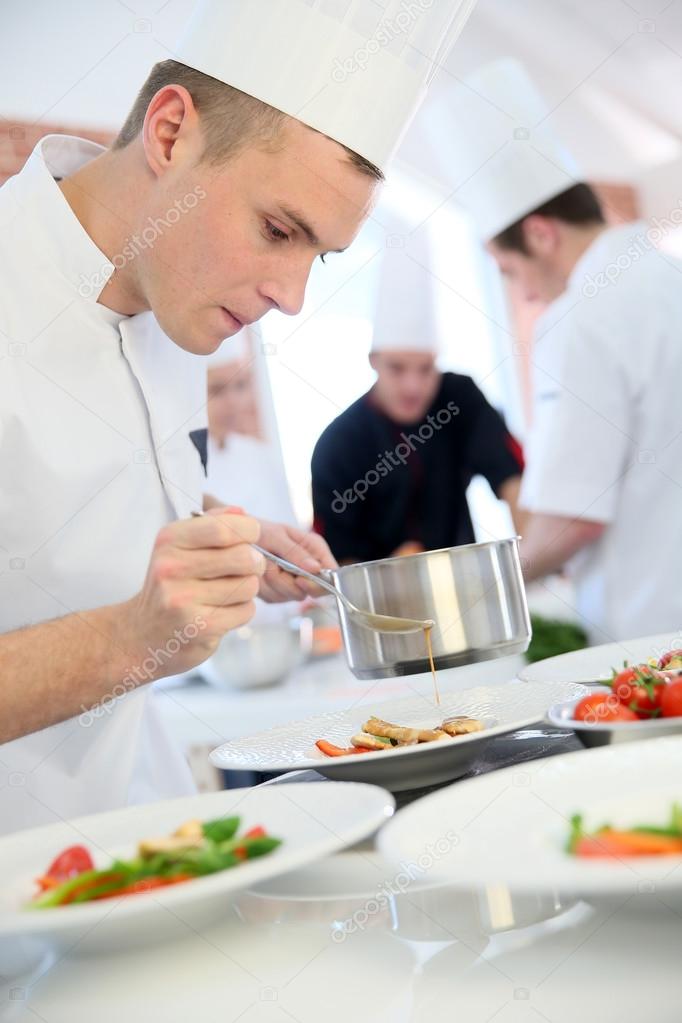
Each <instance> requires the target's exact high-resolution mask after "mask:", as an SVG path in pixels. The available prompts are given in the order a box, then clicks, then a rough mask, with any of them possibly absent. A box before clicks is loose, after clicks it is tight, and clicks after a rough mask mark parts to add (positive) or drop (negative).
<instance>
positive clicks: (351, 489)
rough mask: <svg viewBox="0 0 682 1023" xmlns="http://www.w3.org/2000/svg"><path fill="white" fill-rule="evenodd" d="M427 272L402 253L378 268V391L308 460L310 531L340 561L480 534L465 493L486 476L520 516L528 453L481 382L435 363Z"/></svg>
mask: <svg viewBox="0 0 682 1023" xmlns="http://www.w3.org/2000/svg"><path fill="white" fill-rule="evenodd" d="M437 349H438V340H437V327H436V322H435V308H434V295H433V288H432V278H431V275H430V273H429V271H428V269H427V270H424V268H422V267H421V266H420V265H419V264H416V263H415V262H414V261H413V260H412V259H411V258H410V257H409V256H408V255H406V254H404V253H403V252H401V251H399V250H398V251H395V252H393V251H389V252H388V253H387V255H386V257H385V259H384V264H383V267H382V276H381V284H380V288H379V302H378V309H377V314H376V318H375V324H374V333H373V341H372V350H371V352H370V356H369V361H370V364H371V366H372V369H373V370H374V371H375V373H376V381H375V383H374V385H373V387H372V388H371V389H370V390H369V391H368V392H367V394H364V395H363V396H362V397H361V398H359V399H358V400H357V401H355V402H354V403H353V404H352V405H351V406H350V408H348V409H346V411H345V412H343V413H341V415H340V416H338V417H337V418H336V419H335V420H334V421H333V422H332V423H331V424H330V425H329V426H328V427H327V429H326V430H325V431H324V433H323V434H322V436H321V437H320V439H319V440H318V442H317V445H316V446H315V451H314V453H313V459H312V485H313V506H314V512H315V520H314V528H315V529H316V530H317V531H318V532H319V533H320V534H321V535H322V536H324V538H325V539H326V541H327V543H328V544H329V546H330V548H331V550H332V552H333V554H334V556H335V557H336V558H337V559H338V560H339V561H342V562H357V561H372V560H377V559H380V558H387V557H394V556H399V555H403V554H415V553H419V552H420V551H424V550H437V549H439V548H442V547H454V546H457V545H459V544H467V543H473V542H474V539H475V537H474V528H473V524H472V521H471V515H470V512H469V508H468V504H467V496H466V491H467V487H468V486H469V483H470V482H471V480H472V478H473V477H474V476H477V475H480V476H483V477H485V479H487V481H488V483H489V484H490V487H491V488H492V490H493V492H494V493H495V495H496V496H497V497H498V498H499V499H500V500H503V501H506V502H507V504H508V505H509V508H510V510H511V513H512V517H513V518H515V517H516V514H517V508H516V503H517V496H518V491H519V486H520V480H521V473H522V470H523V455H522V452H521V448H520V446H519V444H518V443H517V441H516V440H515V438H514V437H513V436H512V435H511V434H510V433H509V431H508V430H507V428H506V426H505V423H504V420H503V418H502V416H501V415H500V414H499V413H498V412H497V411H496V410H495V409H494V408H493V407H492V406H491V405H490V404H489V402H488V401H487V400H486V398H485V397H484V395H483V394H482V392H481V391H480V390H479V388H478V387H477V386H476V384H475V383H474V381H473V380H472V379H471V378H470V377H468V376H464V375H462V374H459V373H442V372H440V370H439V369H438V367H437V356H438V350H437Z"/></svg>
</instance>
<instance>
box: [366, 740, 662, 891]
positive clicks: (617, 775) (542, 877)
mask: <svg viewBox="0 0 682 1023" xmlns="http://www.w3.org/2000/svg"><path fill="white" fill-rule="evenodd" d="M680 803H682V737H679V736H671V737H667V738H660V739H651V740H647V741H644V742H639V743H628V744H618V745H612V746H601V747H598V748H594V749H589V750H583V751H580V752H577V753H568V754H564V755H559V756H556V757H551V758H548V759H545V760H537V761H533V762H529V763H525V764H523V765H519V766H515V767H508V768H504V769H502V770H500V771H495V772H493V773H490V774H485V775H482V776H481V777H478V778H472V779H469V780H466V781H463V782H461V783H460V784H458V785H452V786H450V787H448V788H446V789H441V790H440V791H439V792H437V793H435V794H433V795H430V796H427V797H425V798H424V799H422V800H419V801H418V802H417V803H414V804H412V805H411V806H409V807H406V808H405V809H403V810H401V811H400V813H399V814H398V815H397V816H396V818H395V819H394V820H393V821H391V822H389V824H388V825H387V826H386V827H385V828H383V829H382V831H381V832H380V833H379V835H378V838H377V844H378V849H379V851H380V853H381V854H382V855H383V856H384V858H385V859H387V860H389V861H390V862H391V863H393V864H396V865H397V864H400V865H401V866H402V869H405V864H410V863H416V864H419V863H427V865H428V871H427V872H426V873H427V876H428V878H429V879H430V880H432V881H439V882H442V883H447V884H449V885H452V886H454V887H455V888H459V889H463V888H465V889H469V888H481V887H490V886H496V885H504V886H507V887H508V888H509V889H510V890H512V891H515V892H526V893H530V892H552V891H557V892H560V893H564V894H572V895H579V896H586V897H590V896H594V897H596V896H604V897H610V896H621V897H622V896H626V897H627V896H636V895H638V894H639V893H641V892H656V893H657V894H661V893H664V892H666V891H674V892H679V891H680V889H682V809H681V808H680ZM578 817H580V818H581V820H580V835H581V836H582V838H584V840H585V842H584V845H581V846H576V845H575V844H574V842H575V839H576V831H575V828H576V819H577V818H578ZM671 817H672V820H671ZM604 826H607V827H606V830H603V828H604ZM643 835H644V837H642V836H643ZM674 835H677V836H678V837H677V838H674V837H672V836H674ZM627 836H629V838H628V837H627ZM669 836H671V837H669ZM582 838H581V842H582ZM633 838H634V839H637V840H639V842H640V844H645V847H646V848H647V849H652V850H654V851H655V852H659V851H660V850H659V849H658V846H659V845H660V846H664V845H666V844H667V843H669V847H668V848H666V849H665V852H666V854H665V855H655V854H653V853H652V854H649V853H647V854H646V855H644V854H642V852H641V849H640V851H639V852H637V853H633V852H632V850H631V848H629V847H628V846H627V845H626V844H625V843H626V839H627V841H631V840H632V839H633ZM616 840H617V842H618V843H620V844H616ZM614 847H615V848H616V849H617V850H620V851H618V852H617V853H614V852H613V849H614ZM671 849H672V851H671Z"/></svg>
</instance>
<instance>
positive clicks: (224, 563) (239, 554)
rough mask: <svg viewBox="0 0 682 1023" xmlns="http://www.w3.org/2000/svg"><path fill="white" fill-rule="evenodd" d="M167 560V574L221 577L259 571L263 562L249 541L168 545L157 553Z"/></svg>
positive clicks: (185, 577)
mask: <svg viewBox="0 0 682 1023" xmlns="http://www.w3.org/2000/svg"><path fill="white" fill-rule="evenodd" d="M161 556H162V557H163V559H164V561H168V562H169V563H170V564H169V575H168V577H169V578H176V579H221V578H222V577H223V576H226V575H254V573H255V574H256V575H263V573H264V572H265V567H266V565H267V562H266V560H265V558H264V557H263V555H262V554H260V553H259V552H258V551H256V550H254V549H253V547H252V546H251V545H250V544H246V543H243V544H237V546H236V547H207V548H200V549H197V550H187V549H185V548H177V547H175V548H170V549H169V550H168V551H167V552H165V553H163V552H162V555H161Z"/></svg>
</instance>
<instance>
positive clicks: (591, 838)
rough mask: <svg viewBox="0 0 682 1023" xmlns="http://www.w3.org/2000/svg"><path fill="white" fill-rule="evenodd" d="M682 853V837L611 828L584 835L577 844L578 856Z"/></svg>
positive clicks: (667, 854) (668, 854)
mask: <svg viewBox="0 0 682 1023" xmlns="http://www.w3.org/2000/svg"><path fill="white" fill-rule="evenodd" d="M681 853H682V839H681V838H672V837H670V836H668V835H651V834H647V833H644V832H640V831H613V830H611V829H608V830H606V831H601V832H599V834H597V835H584V836H583V837H582V838H579V839H578V841H577V843H576V846H575V855H576V856H670V855H674V854H678V855H680V854H681Z"/></svg>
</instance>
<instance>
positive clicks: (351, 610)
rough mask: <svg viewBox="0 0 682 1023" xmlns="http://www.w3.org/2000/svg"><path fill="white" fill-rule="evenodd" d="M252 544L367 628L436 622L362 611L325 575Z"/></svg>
mask: <svg viewBox="0 0 682 1023" xmlns="http://www.w3.org/2000/svg"><path fill="white" fill-rule="evenodd" d="M204 514H205V513H204V512H203V511H193V512H192V518H200V517H202V516H203V515H204ZM251 546H252V547H253V549H254V550H255V551H258V553H259V554H262V555H263V557H264V558H267V559H268V561H272V562H273V564H275V565H279V567H280V568H283V569H284V571H285V572H290V573H291V575H302V576H304V577H305V578H306V579H310V580H311V582H314V583H316V584H317V585H318V586H321V587H322V589H323V590H327V591H328V592H329V593H331V594H333V595H334V596H335V597H336V598H337V600H340V601H341V603H342V604H343V606H344V607H345V608H346V610H347V611H348V614H349V615H351V616H352V617H353V619H354V620H355V622H356V623H357V624H358V625H361V626H362V627H363V628H365V629H371V630H373V631H374V632H395V633H399V634H403V635H405V634H408V633H411V632H424V631H425V630H426V629H432V628H433V627H434V625H435V624H436V623H435V622H434V621H433V619H431V618H427V619H426V620H425V621H420V620H419V619H418V618H394V617H393V615H377V614H374V613H373V612H372V611H361V610H360V608H359V607H356V606H355V604H353V603H352V602H351V601H350V600H349V599H348V597H346V596H345V594H343V593H341V591H340V590H337V588H336V586H334V584H333V583H330V582H329V580H328V579H325V578H324V576H321V575H314V573H313V572H306V570H305V569H304V568H300V567H299V565H294V564H293V562H291V561H285V560H284V558H280V557H278V556H277V555H276V554H273V553H272V552H271V551H266V550H265V548H264V547H259V546H258V544H257V543H252V544H251Z"/></svg>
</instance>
